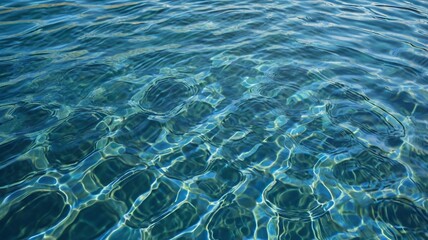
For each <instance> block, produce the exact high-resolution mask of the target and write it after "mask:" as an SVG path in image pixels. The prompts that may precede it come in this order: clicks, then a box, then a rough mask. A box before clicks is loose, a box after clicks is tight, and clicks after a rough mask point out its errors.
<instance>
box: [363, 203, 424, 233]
mask: <svg viewBox="0 0 428 240" xmlns="http://www.w3.org/2000/svg"><path fill="white" fill-rule="evenodd" d="M369 215H370V217H372V218H373V219H376V220H378V221H382V222H385V223H388V224H391V225H392V226H393V227H394V228H396V229H397V230H405V231H406V230H408V231H412V232H415V231H416V232H425V233H426V231H428V212H427V211H426V209H423V208H420V207H418V206H416V205H415V204H414V203H413V202H412V201H410V200H408V199H406V198H381V199H377V200H376V202H375V203H373V204H372V205H370V207H369Z"/></svg>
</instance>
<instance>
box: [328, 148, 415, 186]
mask: <svg viewBox="0 0 428 240" xmlns="http://www.w3.org/2000/svg"><path fill="white" fill-rule="evenodd" d="M333 175H334V176H335V178H336V179H338V180H339V181H341V182H343V183H346V184H348V185H351V186H358V187H361V188H363V189H366V190H377V189H379V188H384V187H387V186H390V185H392V184H394V183H396V182H398V181H400V180H401V179H403V178H405V177H406V176H407V170H406V168H405V167H404V166H403V165H402V164H400V163H399V162H397V161H394V160H392V159H389V158H386V157H383V156H380V155H376V154H375V153H373V152H371V151H364V152H362V153H360V154H359V155H357V156H355V157H353V158H351V159H349V160H345V161H343V162H340V163H338V164H336V165H335V166H334V167H333Z"/></svg>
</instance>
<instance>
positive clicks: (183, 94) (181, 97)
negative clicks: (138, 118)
mask: <svg viewBox="0 0 428 240" xmlns="http://www.w3.org/2000/svg"><path fill="white" fill-rule="evenodd" d="M196 92H197V89H196V88H195V87H194V86H191V85H189V84H188V83H187V82H186V81H184V80H181V79H175V78H165V79H160V80H157V81H154V82H153V83H151V84H150V85H149V86H148V87H147V88H146V90H145V91H144V93H143V96H142V98H141V99H140V100H139V104H140V107H141V108H142V109H143V110H145V111H147V112H149V113H151V114H154V115H173V114H175V113H176V112H178V111H179V110H180V108H182V107H183V105H184V104H185V102H186V101H187V100H188V99H189V98H191V97H192V96H193V95H194V94H195V93H196Z"/></svg>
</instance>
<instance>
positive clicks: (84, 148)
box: [47, 112, 107, 166]
mask: <svg viewBox="0 0 428 240" xmlns="http://www.w3.org/2000/svg"><path fill="white" fill-rule="evenodd" d="M103 118H104V115H103V114H98V113H90V112H86V113H78V114H76V115H74V116H72V117H70V118H68V119H67V120H65V121H64V122H63V123H61V124H60V125H59V126H57V127H55V128H54V129H53V130H52V132H50V133H49V135H48V138H49V143H50V146H49V149H48V151H47V158H48V160H49V162H50V163H52V164H54V165H59V166H61V165H69V164H76V163H78V162H80V161H82V160H83V159H84V158H85V157H86V156H88V155H89V154H90V153H92V152H93V151H95V148H96V146H95V144H96V141H97V140H99V139H100V138H101V137H102V136H103V135H105V134H106V133H107V128H106V126H105V125H103V124H100V122H101V120H102V119H103Z"/></svg>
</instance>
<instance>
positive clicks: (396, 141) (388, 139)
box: [326, 101, 405, 147]
mask: <svg viewBox="0 0 428 240" xmlns="http://www.w3.org/2000/svg"><path fill="white" fill-rule="evenodd" d="M326 108H327V113H328V115H329V117H330V119H331V121H332V122H333V123H335V124H338V125H342V126H344V127H345V128H347V129H349V130H350V131H353V130H354V129H352V128H355V127H356V128H359V129H360V130H361V131H362V132H364V133H365V134H367V135H369V136H366V137H365V139H370V136H372V138H373V137H374V138H376V139H377V141H378V142H384V143H385V144H387V145H388V146H390V147H397V146H399V145H401V144H402V140H401V138H402V137H404V135H405V129H404V126H403V124H402V123H401V122H400V121H398V120H397V119H396V118H395V117H394V116H392V115H391V114H389V113H388V112H386V111H384V110H383V109H381V108H378V107H376V106H374V105H361V104H357V103H354V102H351V101H345V102H338V103H329V104H328V105H327V106H326Z"/></svg>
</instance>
